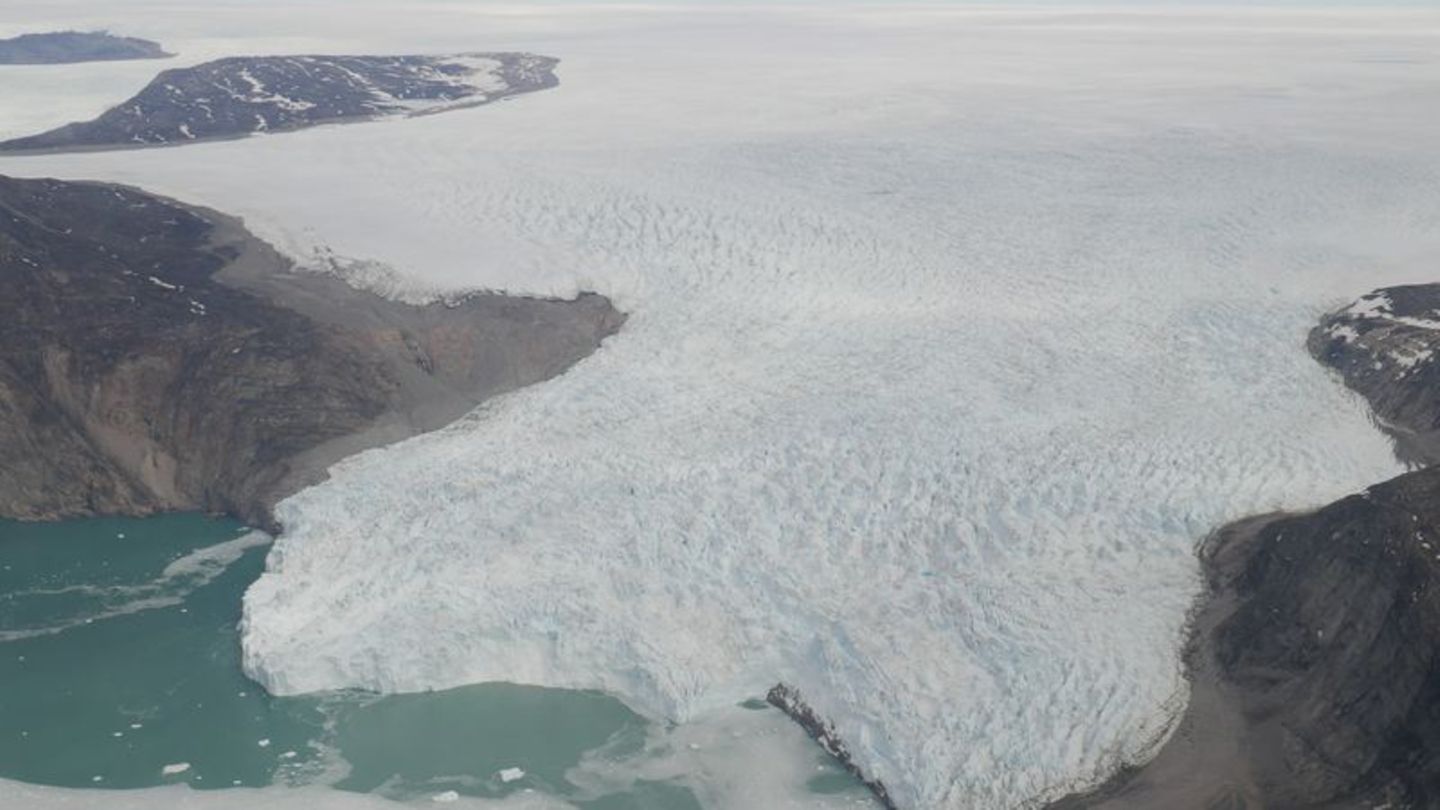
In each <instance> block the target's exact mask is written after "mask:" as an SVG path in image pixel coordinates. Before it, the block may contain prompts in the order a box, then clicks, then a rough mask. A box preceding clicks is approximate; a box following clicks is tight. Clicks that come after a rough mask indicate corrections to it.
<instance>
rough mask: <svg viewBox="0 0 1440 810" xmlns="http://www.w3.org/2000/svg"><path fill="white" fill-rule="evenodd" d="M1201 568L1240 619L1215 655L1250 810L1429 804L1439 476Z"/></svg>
mask: <svg viewBox="0 0 1440 810" xmlns="http://www.w3.org/2000/svg"><path fill="white" fill-rule="evenodd" d="M1227 543H1237V544H1243V546H1241V547H1237V548H1227V546H1226V544H1227ZM1237 552H1238V553H1237ZM1226 557H1229V558H1230V563H1229V564H1225V560H1226ZM1207 563H1208V564H1209V567H1210V570H1211V571H1212V572H1213V574H1214V576H1215V577H1216V578H1217V582H1216V585H1217V586H1218V588H1219V589H1221V590H1223V591H1228V592H1229V593H1230V594H1231V595H1233V597H1234V599H1235V601H1236V604H1237V607H1236V609H1235V611H1234V612H1233V613H1232V614H1231V615H1230V616H1229V617H1228V618H1226V619H1225V620H1224V621H1222V622H1221V623H1220V624H1219V625H1218V627H1217V628H1216V631H1215V633H1214V635H1213V637H1212V643H1213V652H1214V656H1215V660H1216V662H1217V664H1218V666H1219V669H1220V671H1221V672H1222V673H1223V674H1224V677H1225V678H1226V679H1227V680H1228V681H1229V683H1230V684H1232V685H1233V686H1234V687H1236V688H1235V689H1234V690H1233V692H1232V694H1233V695H1234V696H1235V697H1236V698H1237V699H1238V701H1239V703H1240V706H1241V709H1242V712H1243V716H1244V718H1245V720H1246V728H1245V735H1244V737H1245V747H1244V750H1245V751H1246V752H1247V754H1248V764H1249V769H1250V779H1251V781H1252V783H1253V785H1254V791H1255V793H1256V794H1257V796H1258V798H1259V799H1260V801H1259V802H1258V805H1259V806H1264V807H1319V806H1350V807H1377V806H1383V805H1388V806H1390V807H1434V806H1437V805H1440V468H1430V469H1426V470H1422V471H1419V472H1413V473H1410V474H1407V475H1403V476H1401V477H1399V478H1396V479H1393V480H1391V481H1387V482H1385V483H1383V484H1379V485H1376V486H1374V487H1371V488H1370V489H1368V490H1366V491H1365V492H1364V493H1362V494H1359V495H1353V496H1351V497H1348V498H1345V499H1343V500H1340V501H1337V502H1335V503H1333V504H1330V505H1329V506H1326V507H1325V508H1323V509H1321V510H1319V511H1317V512H1314V513H1312V514H1308V515H1295V516H1287V517H1283V518H1280V519H1277V520H1274V521H1271V522H1269V523H1267V524H1265V525H1264V526H1263V528H1261V529H1260V530H1259V531H1258V532H1255V533H1254V535H1253V537H1245V536H1244V535H1243V533H1230V534H1229V535H1228V536H1225V537H1224V538H1223V540H1222V542H1221V543H1220V544H1219V545H1217V547H1216V548H1215V549H1214V551H1213V553H1212V554H1211V555H1209V557H1208V559H1207Z"/></svg>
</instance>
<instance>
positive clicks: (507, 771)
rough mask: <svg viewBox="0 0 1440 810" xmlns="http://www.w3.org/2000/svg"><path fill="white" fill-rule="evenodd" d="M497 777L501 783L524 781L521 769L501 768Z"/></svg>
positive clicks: (523, 772) (523, 773)
mask: <svg viewBox="0 0 1440 810" xmlns="http://www.w3.org/2000/svg"><path fill="white" fill-rule="evenodd" d="M499 776H500V781H501V782H504V783H506V784H509V783H511V782H514V781H515V780H517V779H524V778H525V771H524V770H523V769H521V768H502V769H501V770H500V773H499Z"/></svg>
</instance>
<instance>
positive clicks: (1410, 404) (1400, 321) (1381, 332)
mask: <svg viewBox="0 0 1440 810" xmlns="http://www.w3.org/2000/svg"><path fill="white" fill-rule="evenodd" d="M1308 347H1309V349H1310V353H1311V354H1312V355H1314V357H1315V359H1317V360H1319V361H1320V362H1321V363H1324V364H1325V365H1327V366H1330V367H1331V368H1333V369H1335V370H1336V371H1337V372H1339V373H1340V375H1341V377H1342V378H1343V379H1344V380H1345V384H1346V385H1347V386H1349V387H1350V388H1352V389H1354V390H1355V391H1357V392H1359V393H1360V394H1361V395H1363V396H1364V397H1365V399H1366V400H1368V401H1369V403H1370V407H1371V409H1372V410H1374V412H1375V415H1376V416H1377V417H1378V419H1379V423H1380V425H1381V427H1383V428H1384V429H1385V430H1386V431H1387V432H1389V433H1390V434H1391V435H1392V436H1393V437H1394V438H1395V440H1396V450H1397V452H1398V453H1399V454H1400V457H1401V458H1402V459H1404V460H1406V461H1409V462H1413V463H1417V464H1434V463H1435V462H1436V461H1440V362H1436V359H1437V351H1440V284H1416V285H1410V286H1405V287H1389V288H1387V289H1383V290H1376V291H1375V292H1372V293H1369V294H1368V295H1365V296H1363V297H1361V298H1360V300H1358V301H1356V302H1355V303H1354V304H1352V305H1350V306H1348V307H1346V308H1345V309H1342V310H1340V311H1338V312H1334V313H1331V314H1329V315H1327V316H1325V318H1324V319H1323V320H1322V321H1321V322H1320V325H1319V326H1317V327H1315V329H1314V330H1312V331H1311V332H1310V339H1309V341H1308Z"/></svg>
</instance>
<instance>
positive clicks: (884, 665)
mask: <svg viewBox="0 0 1440 810" xmlns="http://www.w3.org/2000/svg"><path fill="white" fill-rule="evenodd" d="M316 7H317V8H318V5H317V6H316ZM141 8H143V6H142V7H141ZM225 8H227V7H222V9H221V11H220V12H219V13H220V14H221V15H222V18H223V17H224V15H225V10H224V9H225ZM248 8H251V6H248V5H247V9H248ZM363 8H365V9H367V10H366V11H365V13H355V14H351V15H346V17H345V19H339V20H336V21H335V24H334V27H333V28H332V29H326V30H327V32H328V35H330V36H333V37H335V38H336V40H337V42H338V41H343V42H346V43H348V44H351V45H355V46H356V47H364V46H367V45H370V46H374V47H376V48H379V47H381V46H382V45H384V46H385V47H384V50H385V51H387V52H401V51H408V50H411V49H414V48H415V47H417V46H429V47H430V49H431V50H434V51H437V52H439V51H454V50H457V49H462V48H463V49H469V50H474V49H479V48H483V49H486V50H499V49H505V48H516V49H524V50H528V51H533V52H537V53H544V54H548V55H552V56H557V57H560V58H561V59H562V60H563V61H562V63H561V66H560V71H559V72H560V76H561V81H562V84H561V86H560V87H559V88H557V89H555V90H551V91H546V92H543V93H537V94H532V95H530V96H527V97H525V98H522V99H518V100H516V101H513V102H507V103H506V104H502V105H498V106H493V107H486V108H478V109H474V110H467V111H460V112H455V113H453V114H448V115H446V116H436V117H433V118H428V119H414V120H407V121H403V122H396V123H382V124H373V125H364V126H353V127H340V128H319V129H314V130H308V131H305V132H300V133H295V134H292V135H287V136H285V137H284V138H280V137H275V138H261V139H254V140H250V141H245V142H232V143H216V144H205V145H197V146H191V147H186V148H184V149H174V150H157V151H147V152H130V153H123V154H117V155H70V156H53V157H43V158H27V159H25V160H18V159H5V160H0V172H4V173H14V174H24V175H29V174H58V175H61V176H67V177H99V178H106V179H115V180H122V181H127V182H134V183H138V184H141V185H145V186H147V187H149V188H152V189H155V190H158V191H161V192H165V193H171V194H174V195H176V196H179V197H182V198H185V199H189V200H192V201H196V202H201V203H205V204H210V205H214V206H216V207H218V208H220V209H223V210H227V211H232V212H236V213H239V214H242V215H244V216H245V217H246V218H247V221H248V223H249V224H250V225H251V226H252V227H253V228H254V229H255V230H256V231H257V232H259V233H261V234H262V235H264V236H266V237H267V238H269V239H271V240H273V241H274V242H275V243H276V244H277V245H279V246H281V247H282V248H283V249H285V250H287V251H289V252H290V253H291V254H292V255H294V256H296V257H297V258H298V259H299V260H300V261H302V262H306V263H311V264H313V265H315V266H317V267H326V268H332V269H333V268H335V267H339V268H342V269H344V268H350V270H349V272H351V273H352V274H353V278H354V279H355V280H356V282H357V283H367V284H383V289H385V290H386V292H387V293H389V294H393V295H400V296H407V297H421V298H423V297H426V296H431V295H436V294H443V293H445V292H447V291H455V290H461V289H469V288H496V289H505V290H509V291H513V292H519V293H529V294H559V295H566V294H573V293H574V292H575V291H577V290H582V289H594V290H598V291H600V292H603V293H605V294H607V295H611V296H613V297H614V298H615V300H616V301H617V302H618V303H619V304H620V305H621V306H622V307H623V308H625V309H627V310H628V311H629V312H631V314H632V317H631V319H630V321H629V322H628V323H627V324H626V327H625V329H624V330H623V331H622V333H621V334H620V335H618V336H617V337H615V338H613V339H612V340H610V341H609V342H607V344H606V346H605V347H604V348H602V349H601V351H599V352H598V353H597V354H596V355H594V356H593V357H592V358H590V359H589V360H587V361H585V362H583V363H581V364H580V365H578V366H576V367H575V368H574V369H572V370H571V371H570V372H568V373H567V374H566V375H564V376H563V377H561V378H558V379H556V380H553V381H551V382H549V383H546V384H543V385H540V386H537V387H534V388H532V389H528V390H525V391H522V392H519V393H517V394H515V395H512V396H510V397H507V398H505V399H503V400H501V401H498V402H495V403H492V404H491V405H489V406H487V407H485V408H483V409H482V410H481V411H479V412H477V413H476V414H474V415H472V417H471V418H469V419H467V420H465V421H464V422H462V423H460V424H457V425H455V426H453V427H452V428H450V429H448V430H445V431H443V432H440V433H436V434H432V435H429V436H424V437H420V438H417V439H414V440H411V441H408V442H406V443H403V444H401V445H396V446H393V447H391V448H388V449H384V450H379V451H372V452H370V453H366V454H364V455H362V456H359V457H356V458H353V459H351V460H349V461H347V462H345V463H343V464H341V465H340V466H339V467H338V468H337V469H336V470H334V474H333V476H332V478H331V480H330V481H329V482H327V483H326V484H323V485H321V486H318V487H316V488H313V489H310V490H307V491H305V492H303V493H301V494H299V495H297V496H295V497H294V498H292V499H291V500H289V501H287V502H286V503H284V504H282V506H281V508H280V510H279V516H280V518H281V520H282V521H283V523H284V525H285V528H286V531H285V534H284V535H283V536H282V538H281V539H280V540H279V542H278V543H277V545H276V547H275V549H274V550H273V552H272V557H271V560H270V566H269V573H267V574H266V575H265V576H264V577H263V578H262V579H261V580H260V581H259V582H258V583H257V584H256V585H255V587H254V588H253V589H252V590H251V592H250V593H249V595H248V596H247V601H246V635H245V643H246V655H247V662H248V665H249V667H250V668H251V670H252V672H253V673H254V674H255V675H256V676H257V677H259V678H260V679H262V680H263V681H264V682H265V683H266V685H267V686H269V687H270V688H272V689H274V690H276V691H280V692H295V691H307V690H314V689H322V688H330V687H339V686H363V687H369V688H376V689H383V690H415V689H424V688H429V687H442V686H449V685H455V684H460V683H466V682H473V681H482V680H492V679H503V680H518V681H526V682H534V683H541V684H547V685H554V686H570V687H586V688H592V687H593V688H600V689H605V690H607V691H610V692H612V693H615V694H617V695H619V696H621V697H622V698H624V699H625V700H626V701H627V702H629V703H630V704H631V705H633V706H635V707H636V708H638V709H641V710H644V711H647V712H649V713H651V714H653V715H657V716H666V717H671V718H676V719H682V720H683V719H687V718H696V717H703V716H706V715H707V714H708V713H710V712H713V711H715V710H716V709H717V707H720V706H724V705H729V704H730V703H733V702H734V701H736V700H738V699H742V698H745V697H750V696H753V695H755V694H757V693H758V692H760V691H763V689H764V688H766V687H768V686H770V685H772V684H773V683H775V682H776V681H780V680H784V681H786V682H788V683H791V684H793V685H794V686H796V687H797V688H799V689H800V690H801V692H802V693H804V694H805V696H806V697H807V698H808V699H809V700H810V702H811V703H812V704H814V707H815V708H816V709H817V710H818V711H820V712H821V713H822V714H823V715H825V716H827V717H829V718H831V719H832V720H833V721H834V722H835V724H836V726H837V728H838V730H839V731H840V733H841V735H842V736H843V737H844V738H845V739H846V740H847V742H848V743H849V745H850V748H851V749H852V750H853V751H854V752H855V753H856V756H857V760H858V761H859V763H860V765H861V766H862V767H864V768H865V769H866V771H867V773H869V774H870V775H872V776H874V777H877V778H880V779H881V780H883V781H884V782H885V783H886V784H887V785H888V786H889V787H890V790H891V793H892V795H893V796H895V797H896V799H897V800H898V801H899V802H900V804H901V805H902V806H904V807H916V808H941V807H953V808H963V807H996V808H1000V807H1014V806H1022V805H1025V804H1026V803H1030V802H1034V801H1037V800H1040V799H1042V798H1044V797H1047V796H1053V795H1055V794H1057V793H1059V792H1063V791H1065V790H1067V789H1070V788H1074V787H1078V786H1082V785H1085V784H1089V783H1092V782H1094V781H1096V780H1097V779H1099V778H1102V777H1103V776H1104V775H1106V774H1107V773H1109V772H1110V771H1112V770H1113V769H1114V768H1115V767H1116V766H1117V765H1119V764H1120V763H1122V762H1124V761H1128V760H1133V759H1135V758H1137V757H1141V756H1143V755H1144V754H1145V752H1146V751H1147V750H1149V748H1150V746H1151V745H1153V743H1154V742H1156V741H1157V740H1158V739H1159V738H1160V737H1161V736H1162V735H1163V733H1164V731H1165V729H1166V727H1167V724H1168V721H1169V719H1170V718H1171V717H1173V716H1174V714H1175V712H1176V711H1177V710H1178V709H1179V707H1180V706H1181V705H1182V704H1183V700H1184V693H1183V682H1182V679H1181V678H1180V675H1179V661H1178V650H1179V642H1180V637H1181V627H1182V623H1183V619H1184V614H1185V611H1186V609H1187V607H1188V606H1189V604H1190V601H1191V599H1192V598H1193V596H1194V595H1195V593H1196V589H1197V581H1196V580H1197V572H1196V565H1195V562H1194V559H1193V556H1192V555H1191V548H1192V546H1193V544H1194V543H1195V542H1196V541H1197V540H1198V539H1200V538H1201V537H1202V536H1203V535H1204V534H1205V533H1206V532H1208V531H1209V530H1210V529H1212V528H1213V527H1215V526H1216V525H1217V524H1219V523H1220V522H1222V521H1224V520H1226V519H1229V518H1234V517H1238V516H1241V515H1244V514H1247V513H1250V512H1254V511H1258V510H1265V509H1273V508H1278V507H1287V506H1289V507H1296V506H1305V505H1311V504H1316V503H1319V502H1322V501H1324V500H1327V499H1330V498H1332V497H1335V496H1338V495H1340V494H1342V493H1344V492H1347V491H1350V490H1353V489H1356V488H1358V487H1360V486H1363V485H1366V484H1369V483H1372V482H1374V481H1375V480H1378V479H1381V478H1383V477H1386V476H1387V475H1389V474H1391V473H1394V472H1397V471H1398V467H1397V465H1396V464H1395V462H1394V461H1393V460H1392V458H1391V456H1390V452H1389V448H1388V446H1387V444H1386V442H1385V441H1384V439H1383V438H1382V437H1381V436H1380V435H1379V434H1378V433H1377V432H1376V431H1375V430H1374V429H1373V428H1372V427H1371V426H1370V425H1369V423H1368V420H1367V416H1366V414H1365V411H1364V409H1363V407H1361V405H1360V403H1358V402H1357V401H1356V400H1355V399H1354V398H1352V397H1350V396H1349V395H1347V394H1346V393H1345V392H1344V391H1343V390H1342V389H1341V388H1340V386H1339V385H1338V384H1337V383H1336V382H1335V381H1333V380H1332V379H1330V378H1328V377H1327V375H1326V374H1325V373H1324V372H1323V371H1322V370H1321V369H1320V368H1319V367H1318V366H1317V365H1315V364H1314V363H1313V362H1312V361H1310V360H1309V358H1308V357H1307V356H1306V355H1305V353H1304V351H1303V347H1302V343H1303V338H1304V335H1305V332H1306V330H1307V329H1308V328H1309V327H1310V325H1311V324H1312V323H1313V321H1314V319H1315V317H1316V316H1317V315H1318V314H1319V313H1320V311H1322V310H1323V309H1324V308H1325V307H1327V306H1331V305H1335V304H1338V303H1341V302H1343V301H1346V300H1348V299H1351V298H1353V297H1354V296H1355V295H1357V294H1359V293H1361V292H1364V291H1366V290H1368V289H1371V288H1373V287H1376V286H1380V285H1382V284H1389V283H1397V282H1402V281H1418V280H1431V279H1433V277H1434V274H1435V268H1436V264H1437V263H1436V259H1437V257H1440V182H1437V180H1440V158H1437V156H1436V154H1435V152H1434V149H1433V135H1434V132H1435V131H1436V127H1437V124H1440V121H1437V118H1440V62H1437V60H1436V58H1435V56H1434V54H1436V53H1440V22H1437V20H1440V18H1437V16H1436V15H1434V14H1428V13H1424V12H1410V13H1404V14H1401V13H1391V12H1379V11H1370V12H1358V11H1353V12H1351V11H1326V12H1306V11H1288V12H1280V11H1270V12H1248V11H1238V10H1228V11H1209V12H1200V11H1195V12H1190V11H1169V12H1156V13H1149V12H1144V11H1138V10H1137V11H1128V12H1112V13H1104V14H1091V13H1080V12H1076V11H1073V10H1069V9H1066V10H1049V11H1030V12H1006V11H997V10H966V9H954V8H944V7H939V8H937V7H931V8H929V9H926V10H920V11H913V12H910V13H901V12H900V11H898V10H896V8H895V7H893V6H889V7H886V8H885V9H872V10H864V9H854V10H837V9H834V8H830V9H821V10H817V9H814V8H805V7H799V8H789V9H785V10H780V11H758V10H740V11H727V10H723V9H715V8H707V7H699V8H691V7H686V8H683V9H671V10H659V11H657V10H645V9H617V10H610V11H600V10H595V9H585V8H579V9H577V8H566V7H556V6H546V7H526V8H519V7H511V8H505V7H499V8H497V7H493V6H483V5H474V6H471V5H461V4H450V5H444V6H435V7H434V8H435V9H436V13H435V14H434V15H433V16H425V15H420V14H416V13H414V10H413V8H412V7H410V6H407V7H406V10H405V12H404V14H405V18H406V21H407V24H406V25H405V26H403V32H401V33H397V34H394V36H398V37H400V38H402V39H406V40H407V42H406V43H404V47H401V46H400V45H396V44H394V43H392V42H389V41H387V36H391V32H392V31H401V28H402V27H400V26H397V25H392V24H391V23H393V19H391V18H388V17H387V16H386V14H387V13H391V12H387V11H386V10H385V9H384V7H383V6H381V5H375V6H369V5H365V6H363ZM309 9H310V7H309V6H307V7H306V10H307V11H308V10H309ZM393 13H395V14H399V13H401V12H398V11H396V12H393ZM260 18H261V19H264V20H265V21H266V24H267V25H270V26H273V28H270V29H267V30H266V32H265V33H266V35H267V36H270V37H278V36H282V35H293V36H297V37H298V36H310V35H313V34H314V29H312V28H310V27H307V25H308V23H307V22H306V21H307V20H308V19H309V17H308V16H307V13H305V12H302V13H300V14H299V15H298V16H297V17H296V18H295V19H294V20H291V21H289V22H286V21H284V20H281V18H279V17H273V18H272V17H266V16H265V15H260ZM247 19H254V18H247ZM156 20H157V21H156V23H155V24H156V26H160V27H163V25H164V23H163V21H159V19H158V17H157V18H156ZM417 20H423V21H424V22H419V23H416V22H415V21H417ZM466 22H469V23H471V25H470V27H469V28H468V29H467V28H466V27H465V23H466ZM249 24H250V25H252V26H257V27H258V26H259V25H260V24H259V23H257V22H251V23H249ZM287 26H289V27H288V28H287ZM242 30H244V29H242ZM135 33H137V34H138V35H142V36H152V34H153V33H154V31H151V30H149V29H147V30H138V29H137V30H136V31H135ZM162 33H163V32H162ZM257 35H258V32H257ZM152 38H155V37H153V36H152ZM159 38H160V39H161V40H162V42H163V41H164V37H159ZM466 38H468V42H467V43H466V44H462V43H460V42H458V41H457V40H460V39H466ZM166 44H168V43H166ZM9 103H10V102H9V100H8V98H7V97H5V96H4V95H3V94H0V108H3V107H4V106H5V105H8V104H9Z"/></svg>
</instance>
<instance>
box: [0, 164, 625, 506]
mask: <svg viewBox="0 0 1440 810" xmlns="http://www.w3.org/2000/svg"><path fill="white" fill-rule="evenodd" d="M623 321H624V316H623V315H621V314H620V313H619V312H617V311H616V310H615V309H614V308H613V307H612V306H611V305H610V303H609V302H608V301H607V300H606V299H604V298H602V297H600V296H596V295H584V296H581V297H579V298H578V299H576V300H574V301H554V300H538V299H528V298H511V297H506V296H501V295H489V294H483V295H471V296H468V297H465V298H463V299H459V300H455V301H450V302H446V303H436V304H433V305H429V306H410V305H406V304H400V303H397V302H394V301H391V300H388V299H384V298H381V297H379V296H376V295H374V294H371V293H367V292H362V291H359V290H356V289H353V288H351V287H350V286H348V285H347V284H345V283H344V282H343V281H341V280H340V279H338V278H335V277H331V276H325V275H319V274H315V273H307V272H300V271H296V270H294V268H292V267H291V266H290V264H289V263H288V262H287V261H286V260H284V259H283V258H282V257H281V256H279V255H278V254H277V253H276V252H275V251H274V250H273V249H272V248H270V246H269V245H267V244H265V243H263V242H261V241H259V240H257V239H255V238H254V237H253V236H251V235H250V234H249V233H248V232H246V231H245V230H244V228H243V227H241V226H240V224H239V223H238V222H237V221H235V220H233V219H230V218H228V217H225V216H223V215H220V214H218V213H216V212H213V211H206V210H203V209H196V208H192V207H188V206H183V205H181V204H179V203H175V202H173V201H168V200H164V199H160V198H157V197H154V196H152V195H149V194H146V193H143V192H141V191H138V190H135V189H131V188H125V187H118V186H112V185H103V184H94V183H71V182H61V181H56V180H16V179H8V178H0V517H8V518H18V519H25V520H45V519H59V518H68V517H79V516H88V515H96V514H125V515H143V514H148V513H152V512H156V511H162V510H192V509H201V510H206V511H213V512H228V513H231V514H234V515H237V516H239V517H240V518H242V519H244V520H246V521H248V522H251V523H252V524H255V525H261V526H266V527H271V528H274V527H273V521H272V519H271V513H270V509H271V507H272V506H273V504H274V503H276V502H277V501H278V500H279V499H282V498H283V497H285V496H286V495H288V494H290V493H293V492H295V491H296V490H298V489H300V488H301V487H303V486H306V485H308V484H311V483H314V482H316V481H319V480H321V479H322V478H323V477H324V471H325V469H326V468H327V467H328V466H329V465H330V464H331V463H333V462H334V461H337V460H339V459H340V458H343V457H344V456H346V455H349V454H351V453H354V452H357V451H359V450H361V449H364V448H367V447H372V446H377V445H380V444H384V443H388V442H392V441H396V440H399V439H402V438H405V437H407V436H410V435H413V434H415V433H418V432H422V431H426V430H431V429H435V428H438V427H440V426H443V425H445V424H447V423H448V422H450V421H452V420H454V419H455V418H458V417H459V416H461V415H463V414H464V413H465V412H467V411H469V410H470V409H472V408H473V407H474V406H475V405H476V404H477V403H479V402H481V401H482V400H484V399H485V398H487V397H490V396H493V395H495V394H499V393H502V392H505V391H509V390H512V389H515V388H518V387H520V386H523V385H527V384H530V383H534V382H537V381H540V380H543V379H546V378H548V377H551V376H554V375H556V374H559V373H560V372H562V371H564V370H565V369H566V368H567V367H569V366H570V365H571V364H573V363H574V362H576V361H577V360H579V359H581V358H582V357H585V356H586V355H588V354H589V353H590V352H592V351H593V350H594V349H595V348H596V347H597V346H598V345H599V343H600V341H601V340H603V339H604V338H605V337H606V336H608V335H610V334H612V333H614V332H615V331H616V330H617V329H618V328H619V327H620V325H621V324H622V323H623Z"/></svg>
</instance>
